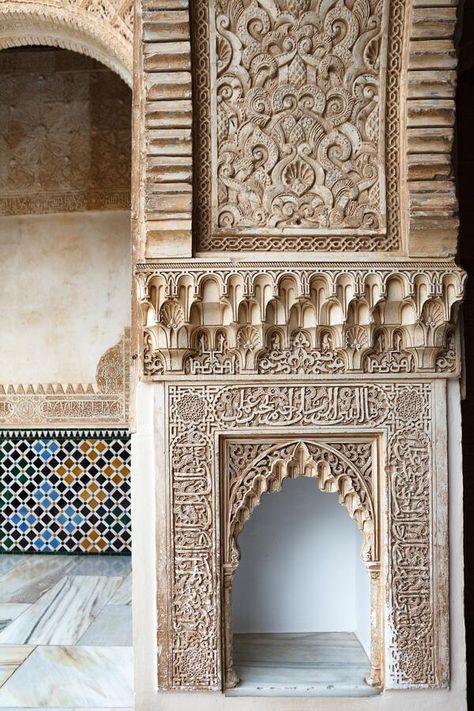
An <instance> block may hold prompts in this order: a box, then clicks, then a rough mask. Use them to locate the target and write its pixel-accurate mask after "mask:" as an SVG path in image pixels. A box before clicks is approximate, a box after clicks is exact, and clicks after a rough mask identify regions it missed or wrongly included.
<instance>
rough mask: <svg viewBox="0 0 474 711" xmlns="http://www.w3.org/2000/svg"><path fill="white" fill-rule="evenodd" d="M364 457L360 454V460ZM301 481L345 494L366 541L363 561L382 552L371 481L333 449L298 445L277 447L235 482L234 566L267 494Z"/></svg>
mask: <svg viewBox="0 0 474 711" xmlns="http://www.w3.org/2000/svg"><path fill="white" fill-rule="evenodd" d="M364 449H365V461H364V467H366V466H367V460H368V462H369V463H370V459H371V456H372V450H371V447H370V445H369V444H367V445H365V448H364ZM361 454H362V453H361V452H359V457H361ZM299 476H309V477H312V478H315V479H317V480H318V483H319V488H320V490H321V491H325V492H329V493H331V492H336V493H338V494H339V501H340V503H341V504H342V505H343V506H345V507H346V508H347V510H348V511H349V515H350V516H351V518H354V519H355V520H356V522H357V525H358V526H359V529H360V530H361V532H362V534H363V536H364V544H363V547H362V558H363V559H364V560H373V559H374V556H375V550H376V547H375V540H374V508H373V502H372V498H371V482H370V481H366V480H364V478H363V477H362V475H361V473H360V472H358V471H357V469H356V467H355V466H354V464H353V463H352V462H351V461H350V460H349V459H347V458H346V457H345V456H344V454H343V452H341V451H340V452H336V451H335V450H334V449H333V448H331V446H330V445H323V444H320V443H314V442H310V441H296V442H295V441H293V442H288V443H285V444H283V445H281V444H279V445H276V446H274V447H272V448H270V449H269V450H267V451H266V452H264V453H263V454H261V455H260V456H258V457H257V458H256V459H255V460H254V461H252V462H251V463H250V464H248V465H247V466H246V467H245V468H244V470H243V471H242V472H241V474H240V476H239V477H238V478H237V479H236V480H235V481H234V482H232V485H231V489H230V497H229V502H228V507H229V532H228V535H229V536H230V540H231V543H230V556H231V561H233V562H237V561H236V555H237V549H236V544H237V538H238V536H239V534H240V533H241V531H242V529H243V527H244V525H245V523H246V521H247V520H248V519H249V518H250V516H251V515H252V511H253V509H254V508H255V507H256V506H258V504H259V503H260V500H261V497H262V494H264V493H265V492H267V491H268V492H276V491H280V489H281V487H282V484H283V481H284V479H286V478H287V477H289V478H292V479H293V478H296V477H299ZM231 561H229V562H231Z"/></svg>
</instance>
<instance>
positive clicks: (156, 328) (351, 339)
mask: <svg viewBox="0 0 474 711" xmlns="http://www.w3.org/2000/svg"><path fill="white" fill-rule="evenodd" d="M464 279H465V275H464V274H463V272H462V271H461V270H459V269H458V268H457V267H456V266H455V265H454V264H452V263H448V262H447V263H445V264H444V265H443V264H442V263H439V264H437V265H433V264H431V265H429V264H426V263H422V262H420V263H418V264H416V263H412V264H411V265H410V266H407V265H404V266H403V267H402V266H400V267H399V268H395V265H394V266H393V267H391V265H389V264H388V263H377V264H372V265H370V267H368V266H367V265H362V264H360V263H354V264H352V265H350V266H349V265H344V266H343V265H338V264H334V263H333V264H331V265H326V266H322V265H317V264H315V263H313V264H310V263H307V264H305V265H300V266H298V265H296V264H294V263H282V264H281V265H277V264H271V265H266V268H265V269H264V270H263V269H262V266H261V265H252V264H250V263H245V264H240V265H239V266H238V267H237V266H235V267H234V266H232V265H230V264H226V263H223V264H221V265H219V266H218V267H217V266H215V267H214V268H213V270H212V272H209V270H208V269H207V266H205V265H203V266H200V265H199V264H187V265H180V266H176V267H175V266H172V265H169V264H165V263H163V264H162V265H160V266H159V267H158V266H157V267H154V266H153V265H142V266H139V268H138V281H139V298H140V300H141V303H142V314H143V326H144V353H145V356H144V372H145V375H147V376H149V377H156V376H157V375H164V374H178V373H181V374H190V375H208V376H221V375H236V374H240V375H244V374H248V375H254V374H255V375H257V374H258V375H298V376H314V375H322V374H329V375H330V374H332V375H334V374H339V373H348V372H354V373H356V372H359V373H360V372H365V373H374V374H375V373H379V374H390V373H423V372H437V373H443V372H444V373H452V372H455V371H456V369H458V368H459V357H458V356H456V348H457V346H456V335H455V332H454V325H455V321H456V315H457V308H458V304H459V302H460V301H461V299H462V295H463V285H464Z"/></svg>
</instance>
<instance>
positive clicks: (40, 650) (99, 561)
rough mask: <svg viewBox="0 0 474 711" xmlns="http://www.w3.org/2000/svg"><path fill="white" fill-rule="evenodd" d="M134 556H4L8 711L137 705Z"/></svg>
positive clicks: (0, 613)
mask: <svg viewBox="0 0 474 711" xmlns="http://www.w3.org/2000/svg"><path fill="white" fill-rule="evenodd" d="M131 576H132V574H131V563H130V557H125V556H107V555H101V556H94V555H78V556H69V555H39V554H35V555H0V711H17V710H18V711H20V709H23V710H25V709H29V710H30V711H31V710H32V709H34V710H35V711H36V710H39V709H49V710H50V711H53V710H54V711H65V710H66V709H67V710H68V711H70V710H71V709H74V711H86V709H87V711H98V710H99V709H100V711H112V710H117V711H118V709H121V711H128V710H130V711H131V709H132V707H133V681H132V670H133V650H132V608H131V596H132V578H131Z"/></svg>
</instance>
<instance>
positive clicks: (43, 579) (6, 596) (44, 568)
mask: <svg viewBox="0 0 474 711" xmlns="http://www.w3.org/2000/svg"><path fill="white" fill-rule="evenodd" d="M76 564H77V561H76V560H75V559H74V558H70V557H67V556H59V555H48V556H46V555H38V556H32V555H31V556H30V555H27V556H21V558H20V562H19V563H18V565H15V566H14V567H13V568H12V569H11V570H9V571H8V572H7V573H5V574H4V575H2V576H1V577H0V602H25V603H26V602H29V603H33V602H36V601H37V600H39V598H40V597H41V596H42V595H44V593H45V592H46V591H47V590H50V589H51V588H52V587H53V585H56V583H57V582H58V580H60V579H61V578H62V577H64V576H65V575H67V574H68V572H69V571H71V570H72V569H73V568H74V566H75V565H76Z"/></svg>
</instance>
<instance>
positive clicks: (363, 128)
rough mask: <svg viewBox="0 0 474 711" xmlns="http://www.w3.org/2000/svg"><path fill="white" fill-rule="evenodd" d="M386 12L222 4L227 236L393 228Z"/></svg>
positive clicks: (313, 3)
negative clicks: (232, 232) (383, 81)
mask: <svg viewBox="0 0 474 711" xmlns="http://www.w3.org/2000/svg"><path fill="white" fill-rule="evenodd" d="M381 16H382V3H378V2H374V1H373V0H358V2H356V3H349V2H347V1H346V0H338V1H337V3H329V4H328V3H323V2H321V0H265V1H264V0H253V1H252V2H244V0H219V2H218V3H217V13H216V28H217V42H216V44H217V60H218V62H217V67H218V72H217V74H218V75H217V107H218V126H217V140H218V162H217V173H218V215H217V224H218V226H219V227H221V228H224V229H226V228H236V227H238V228H241V227H250V228H258V227H267V228H268V227H270V228H299V227H306V228H308V227H310V228H325V229H327V228H337V229H340V228H365V229H371V230H380V229H383V228H384V217H383V215H382V214H381V212H382V211H381V180H380V177H381V176H380V170H381V169H380V166H379V163H378V156H379V154H380V151H379V141H380V137H379V135H380V126H379V123H380V119H379V101H378V93H379V74H380V62H379V50H380V32H381Z"/></svg>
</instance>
